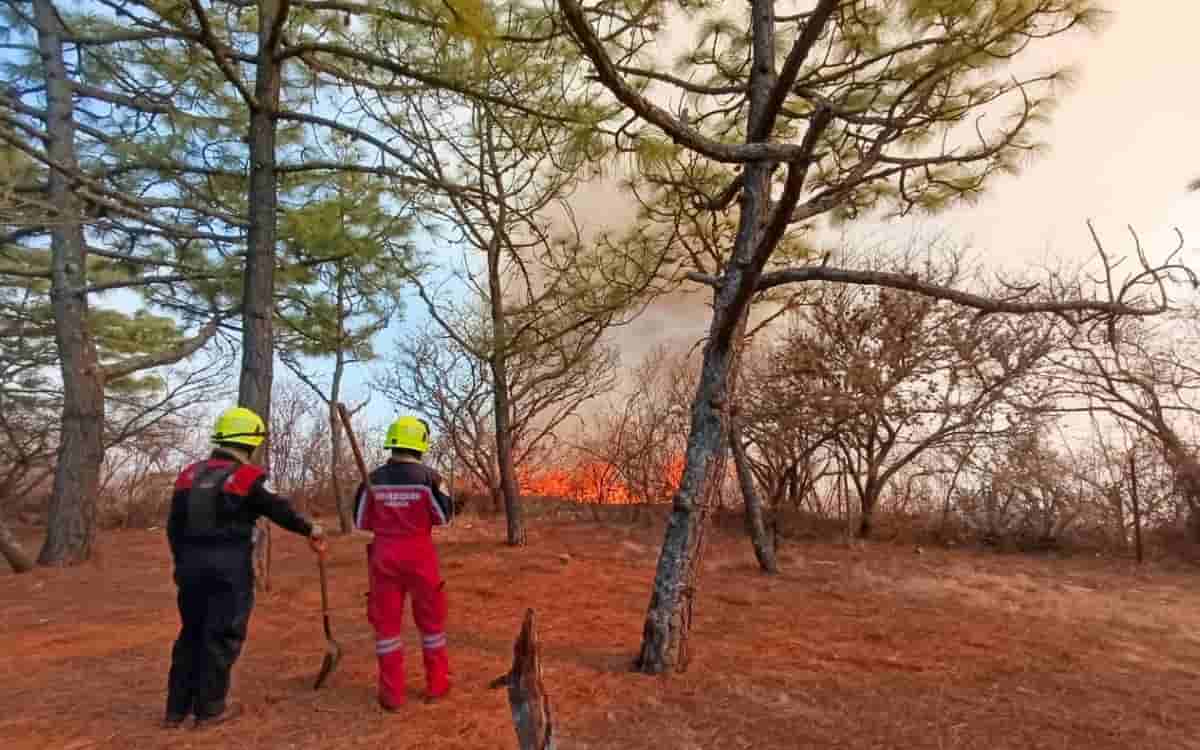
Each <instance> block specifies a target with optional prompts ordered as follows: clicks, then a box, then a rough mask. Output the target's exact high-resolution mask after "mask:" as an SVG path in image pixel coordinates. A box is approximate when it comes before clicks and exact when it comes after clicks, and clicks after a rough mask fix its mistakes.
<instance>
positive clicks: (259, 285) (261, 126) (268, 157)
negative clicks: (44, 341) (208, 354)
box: [238, 0, 288, 591]
mask: <svg viewBox="0 0 1200 750" xmlns="http://www.w3.org/2000/svg"><path fill="white" fill-rule="evenodd" d="M287 7H288V5H287V0H258V12H259V19H258V55H257V59H256V61H255V63H256V64H255V81H254V101H252V102H249V106H250V126H249V132H248V133H247V140H248V141H249V146H250V149H249V152H250V153H249V157H250V191H249V199H250V200H249V219H250V228H249V231H248V232H247V235H246V269H245V274H244V276H243V286H242V372H241V378H240V380H239V382H238V403H239V404H240V405H241V406H244V407H246V408H248V409H252V410H253V411H255V412H256V413H257V414H258V415H259V416H260V417H262V420H263V422H265V423H267V424H268V425H269V424H270V423H271V388H272V385H273V384H274V377H275V332H274V326H273V324H274V319H275V243H276V235H277V226H276V210H277V208H278V200H279V196H278V184H277V181H276V173H275V164H276V159H275V136H276V124H275V110H276V108H277V106H278V104H279V91H280V85H281V82H282V74H281V69H280V62H279V61H278V60H276V59H275V48H276V46H277V45H278V43H279V35H280V30H281V29H282V28H283V23H284V21H285V20H286V16H287ZM270 443H271V436H270V434H268V435H267V438H266V440H265V441H263V444H262V447H261V448H260V449H259V460H260V462H261V463H262V465H263V468H265V469H267V470H270V466H271V448H270ZM258 538H259V542H260V543H259V544H256V545H255V557H256V558H257V560H258V565H259V568H260V569H261V570H262V571H263V575H262V577H261V578H260V584H261V585H262V587H263V588H264V589H265V590H267V591H269V590H270V586H271V583H270V580H271V578H270V570H271V558H270V556H271V525H270V524H268V523H260V524H259V537H258Z"/></svg>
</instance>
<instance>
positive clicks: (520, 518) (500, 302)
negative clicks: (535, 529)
mask: <svg viewBox="0 0 1200 750" xmlns="http://www.w3.org/2000/svg"><path fill="white" fill-rule="evenodd" d="M500 250H501V248H500V243H499V238H498V237H493V239H492V242H491V246H490V247H489V248H488V296H489V297H490V299H489V302H490V303H491V316H492V346H493V350H492V356H491V360H490V362H489V364H490V366H491V370H492V411H493V412H494V413H495V421H496V463H497V464H498V468H499V470H500V494H501V495H503V497H504V516H505V519H506V523H507V542H508V544H509V545H511V546H514V547H519V546H524V545H525V542H526V538H525V517H524V513H523V512H522V508H521V491H520V487H518V485H517V472H516V467H515V466H514V465H513V441H512V424H511V422H510V419H509V417H510V415H511V413H512V405H511V403H510V400H511V399H510V396H509V391H508V346H509V342H508V326H507V322H508V321H507V320H506V319H505V317H504V289H503V288H502V286H501V284H500Z"/></svg>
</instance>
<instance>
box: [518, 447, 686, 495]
mask: <svg viewBox="0 0 1200 750" xmlns="http://www.w3.org/2000/svg"><path fill="white" fill-rule="evenodd" d="M682 476H683V456H682V455H679V456H676V457H674V458H672V459H670V460H669V461H668V462H667V465H666V466H665V467H663V471H661V473H659V474H658V476H655V477H654V478H653V480H652V482H646V483H645V484H653V485H654V487H653V488H648V489H647V490H642V491H635V490H633V489H631V488H630V487H629V486H627V485H626V483H625V481H624V480H623V479H622V476H621V472H620V471H619V470H618V469H617V467H615V466H613V465H612V464H610V463H608V462H606V461H583V462H580V463H579V464H577V465H575V466H573V467H570V468H550V469H546V470H543V471H532V470H520V471H518V474H517V481H518V482H519V483H520V485H521V492H522V494H526V495H542V496H544V497H557V498H563V499H565V500H574V501H576V502H582V503H597V504H602V505H629V504H632V503H659V502H666V501H668V500H670V499H671V497H672V496H673V495H674V494H675V490H677V489H678V488H679V481H680V478H681V477H682ZM647 495H648V496H647Z"/></svg>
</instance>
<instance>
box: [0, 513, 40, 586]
mask: <svg viewBox="0 0 1200 750" xmlns="http://www.w3.org/2000/svg"><path fill="white" fill-rule="evenodd" d="M0 556H3V557H4V559H5V560H6V561H8V565H9V567H11V568H12V570H13V572H14V573H28V572H29V571H31V570H33V567H34V566H33V558H32V557H30V556H29V555H28V554H27V553H26V552H25V549H24V548H23V547H21V543H20V542H19V541H17V537H16V535H15V534H13V533H12V529H10V528H9V527H8V524H6V523H5V522H4V519H3V518H0Z"/></svg>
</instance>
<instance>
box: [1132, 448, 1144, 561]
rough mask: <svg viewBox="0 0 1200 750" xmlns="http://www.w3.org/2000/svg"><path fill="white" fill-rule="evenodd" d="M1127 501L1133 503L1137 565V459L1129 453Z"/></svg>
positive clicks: (1139, 518) (1139, 543) (1139, 533)
mask: <svg viewBox="0 0 1200 750" xmlns="http://www.w3.org/2000/svg"><path fill="white" fill-rule="evenodd" d="M1129 499H1130V500H1131V501H1132V502H1133V542H1134V549H1135V551H1136V553H1137V561H1138V564H1139V565H1141V563H1142V506H1141V499H1140V498H1139V497H1138V475H1137V458H1136V457H1135V456H1134V453H1133V451H1130V452H1129Z"/></svg>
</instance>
